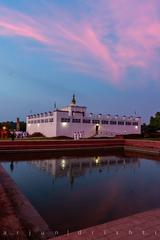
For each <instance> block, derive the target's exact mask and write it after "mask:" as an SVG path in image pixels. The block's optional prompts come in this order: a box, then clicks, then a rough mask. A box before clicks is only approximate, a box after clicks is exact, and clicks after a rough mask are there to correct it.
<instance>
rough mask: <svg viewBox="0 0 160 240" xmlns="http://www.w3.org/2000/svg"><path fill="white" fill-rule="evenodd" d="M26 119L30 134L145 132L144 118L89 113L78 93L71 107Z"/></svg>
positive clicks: (67, 134)
mask: <svg viewBox="0 0 160 240" xmlns="http://www.w3.org/2000/svg"><path fill="white" fill-rule="evenodd" d="M26 122H27V133H28V134H29V135H32V134H33V133H41V134H43V135H44V136H46V137H57V136H67V137H73V138H75V136H78V138H88V137H103V136H104V137H105V136H106V137H112V136H115V135H127V134H140V133H141V118H140V117H136V116H128V117H127V116H118V115H115V116H113V115H110V114H106V115H105V114H104V115H103V114H93V113H87V108H86V107H85V106H79V105H77V104H76V99H75V95H73V98H72V101H71V103H70V105H69V106H67V107H64V108H60V109H55V110H54V111H50V112H45V113H38V114H33V115H29V116H27V121H26Z"/></svg>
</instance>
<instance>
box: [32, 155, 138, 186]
mask: <svg viewBox="0 0 160 240" xmlns="http://www.w3.org/2000/svg"><path fill="white" fill-rule="evenodd" d="M28 163H29V164H31V165H32V166H35V167H37V168H39V169H41V170H43V171H46V172H47V173H48V174H50V175H51V176H52V177H53V183H55V181H56V180H57V179H58V178H61V177H67V178H68V179H69V181H70V184H71V186H73V184H74V181H75V179H76V178H78V177H81V176H84V175H85V174H87V173H92V172H93V171H96V170H97V172H99V173H102V172H103V171H105V170H106V171H107V172H110V171H119V170H120V169H122V168H131V169H133V172H134V173H135V171H136V168H139V167H140V161H139V159H138V158H137V157H128V158H127V157H117V156H107V157H100V156H95V157H92V158H91V157H87V158H67V157H66V158H65V157H63V158H61V159H50V160H43V161H42V160H40V161H30V162H28Z"/></svg>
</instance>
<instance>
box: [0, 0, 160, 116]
mask: <svg viewBox="0 0 160 240" xmlns="http://www.w3.org/2000/svg"><path fill="white" fill-rule="evenodd" d="M73 93H75V94H76V96H77V101H78V104H80V105H81V104H82V105H85V106H87V107H88V111H89V112H95V113H110V114H119V115H121V114H122V115H133V114H134V112H135V111H136V113H137V115H138V116H142V119H143V121H148V120H149V117H150V116H151V115H153V114H154V113H155V112H157V111H160V1H159V0H38V1H34V0H20V1H17V0H0V121H6V120H15V118H16V117H20V119H25V116H26V115H28V114H30V111H32V113H38V112H45V111H49V110H51V109H53V107H54V102H56V103H57V106H58V107H61V106H64V105H67V104H68V103H69V102H70V100H71V97H72V95H73Z"/></svg>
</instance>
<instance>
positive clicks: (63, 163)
mask: <svg viewBox="0 0 160 240" xmlns="http://www.w3.org/2000/svg"><path fill="white" fill-rule="evenodd" d="M61 167H62V168H63V169H65V167H66V160H64V159H62V161H61Z"/></svg>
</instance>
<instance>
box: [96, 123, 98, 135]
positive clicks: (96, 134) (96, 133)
mask: <svg viewBox="0 0 160 240" xmlns="http://www.w3.org/2000/svg"><path fill="white" fill-rule="evenodd" d="M98 133H99V125H96V135H98Z"/></svg>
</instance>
